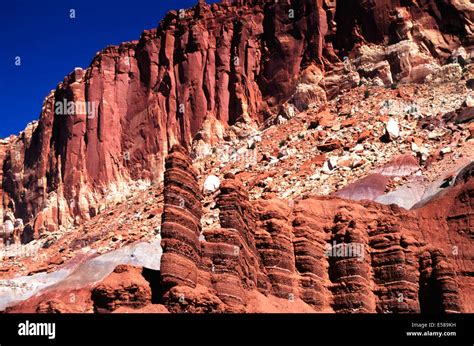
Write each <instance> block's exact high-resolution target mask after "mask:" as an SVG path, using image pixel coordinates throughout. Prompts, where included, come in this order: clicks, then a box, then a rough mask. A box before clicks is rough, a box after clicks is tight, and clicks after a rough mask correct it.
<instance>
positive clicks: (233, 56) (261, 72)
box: [0, 0, 473, 239]
mask: <svg viewBox="0 0 474 346" xmlns="http://www.w3.org/2000/svg"><path fill="white" fill-rule="evenodd" d="M472 22H473V11H472V4H469V3H466V2H463V1H454V0H447V1H443V2H439V1H434V0H429V1H423V2H421V3H415V2H400V1H399V0H386V1H385V0H384V1H375V2H368V1H353V2H351V3H350V4H348V3H346V2H344V1H326V0H325V1H322V0H320V1H310V0H301V1H296V0H291V1H280V2H277V1H275V2H271V1H263V0H252V1H250V0H249V1H225V2H223V3H221V4H212V5H207V4H205V3H204V2H199V3H198V5H197V6H195V7H194V8H193V9H189V10H185V9H182V10H178V11H171V12H170V13H168V14H167V15H166V16H165V17H164V19H163V20H162V21H161V23H160V24H159V26H158V27H157V28H156V29H152V30H148V31H145V32H144V33H143V34H142V36H141V37H140V39H139V40H137V41H133V42H126V43H123V44H121V45H119V46H110V47H107V48H105V49H104V50H102V51H101V52H98V53H97V54H96V56H95V57H94V58H93V60H92V63H91V65H90V66H89V67H88V68H87V69H84V70H82V69H81V68H76V69H75V70H74V71H73V72H72V73H71V74H70V75H69V76H67V77H66V78H65V79H64V81H63V82H61V83H60V84H59V85H58V86H57V88H56V89H55V90H53V91H52V92H51V93H50V94H49V95H48V96H47V97H46V99H45V101H44V103H43V107H42V110H41V114H40V118H39V121H38V122H35V123H32V124H30V125H29V126H28V127H27V128H26V129H25V131H24V132H22V133H21V134H20V135H19V136H18V137H10V138H8V139H7V140H5V141H2V143H1V144H0V145H1V147H0V163H1V165H0V167H1V168H0V177H1V182H2V184H1V188H0V193H1V196H2V200H1V202H0V214H2V213H5V212H6V211H7V210H9V211H12V212H14V213H15V216H16V217H17V218H21V219H23V221H24V222H25V224H29V225H30V227H31V229H32V232H30V233H33V235H36V236H37V235H38V234H39V233H42V232H48V231H51V230H54V229H56V228H57V226H58V225H61V224H68V223H71V222H73V221H74V220H75V221H76V222H80V220H81V219H84V218H88V217H90V216H94V215H95V214H97V213H99V212H100V211H101V210H102V209H103V207H104V199H106V200H107V201H109V200H120V199H123V196H116V194H114V191H117V190H124V191H127V190H128V189H129V186H130V181H138V180H145V181H150V180H151V181H155V180H160V179H161V176H162V173H163V166H164V157H165V155H166V154H167V152H168V149H169V148H170V147H171V146H172V145H173V144H176V143H181V144H184V145H189V144H190V143H191V141H192V140H193V138H194V137H195V136H196V134H198V133H200V132H199V131H200V130H201V129H205V131H206V132H207V133H205V134H204V135H203V134H202V133H201V135H200V138H201V139H202V138H204V139H205V140H206V141H209V142H212V141H213V140H214V139H215V137H216V136H219V131H215V130H216V129H221V127H225V126H227V125H228V124H234V123H235V122H237V121H249V120H254V121H258V122H262V121H264V120H265V119H266V118H268V117H269V116H270V115H271V114H272V110H274V109H276V107H277V106H278V105H280V104H282V103H284V102H286V101H288V100H289V99H291V98H292V96H293V94H294V92H295V91H297V90H299V92H300V93H301V92H303V94H304V95H300V94H298V95H297V96H298V97H297V99H298V100H305V101H304V103H305V104H303V105H301V106H302V107H305V106H306V103H308V102H316V101H318V100H324V99H325V98H326V96H325V93H327V95H328V97H332V96H334V95H336V94H337V93H338V92H340V91H341V90H342V89H344V88H346V87H353V86H355V85H357V84H358V83H359V81H360V78H359V77H375V76H378V77H380V79H381V80H382V82H383V83H384V84H387V83H390V81H397V80H418V79H420V78H421V79H422V78H424V76H426V74H427V73H429V72H430V71H432V69H433V68H435V67H436V66H434V65H433V64H435V62H436V61H440V62H443V61H445V60H446V59H447V58H448V55H449V54H450V52H453V51H455V50H456V49H457V48H459V47H460V46H461V45H466V46H468V45H470V44H472V43H473V32H472V30H473V28H472ZM387 42H388V43H389V44H392V46H390V47H391V48H390V49H389V50H387V52H382V53H380V54H379V52H378V51H377V49H378V48H367V49H365V48H363V47H366V46H365V44H366V43H367V44H368V43H375V44H383V43H387ZM354 48H355V49H354ZM364 49H365V50H364ZM374 49H375V50H374ZM458 55H459V56H464V57H465V54H464V55H463V54H461V53H459V54H458ZM357 56H359V58H357ZM354 58H356V59H354ZM315 65H317V66H318V69H319V70H320V71H321V72H320V74H321V76H320V77H318V78H317V79H318V80H317V81H316V80H315V79H314V78H310V79H308V78H307V77H304V76H305V75H306V74H307V72H308V71H309V70H311V71H313V70H314V69H313V67H314V66H315ZM433 66H434V67H433ZM308 67H311V68H309V69H308ZM341 68H342V70H341ZM316 70H317V69H316ZM325 73H326V75H325ZM300 75H302V78H301V79H300ZM322 77H326V78H325V79H324V80H322V81H321V78H322ZM319 81H320V83H319V85H318V82H319ZM298 83H299V84H298ZM308 83H309V84H308ZM298 85H299V86H298ZM308 93H309V94H308ZM315 97H316V100H315ZM300 103H301V102H300ZM71 105H72V108H71ZM1 217H2V215H0V218H1ZM28 229H29V230H30V228H28ZM25 239H31V235H30V236H28V237H26V238H25Z"/></svg>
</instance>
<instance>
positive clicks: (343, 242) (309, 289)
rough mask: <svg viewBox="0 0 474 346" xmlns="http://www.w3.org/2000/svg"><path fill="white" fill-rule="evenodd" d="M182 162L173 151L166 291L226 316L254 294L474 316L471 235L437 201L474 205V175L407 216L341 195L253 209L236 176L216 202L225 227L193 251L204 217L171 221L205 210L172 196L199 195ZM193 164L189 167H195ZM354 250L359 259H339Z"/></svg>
mask: <svg viewBox="0 0 474 346" xmlns="http://www.w3.org/2000/svg"><path fill="white" fill-rule="evenodd" d="M179 153H180V157H181V156H182V153H181V151H180V152H179ZM176 155H177V153H176V152H174V151H173V152H172V153H171V155H170V156H169V158H168V159H167V162H168V164H167V171H166V173H165V177H166V178H165V213H164V216H163V227H162V232H163V259H162V263H163V264H162V275H163V277H164V281H163V282H164V285H165V286H166V288H167V287H168V286H169V285H168V283H169V282H170V281H172V282H173V285H175V286H177V287H180V286H183V285H184V286H190V287H191V288H192V289H193V288H194V289H195V290H196V291H197V292H201V290H202V287H204V288H205V290H206V292H207V294H208V295H210V296H214V297H215V298H216V299H217V298H218V299H219V301H220V302H222V306H223V308H222V309H223V311H246V310H247V309H249V308H250V306H249V304H250V301H249V298H248V297H249V295H251V294H252V292H256V291H258V292H260V293H261V294H263V295H265V296H275V297H278V298H283V299H285V300H287V301H289V302H295V301H296V300H301V301H303V302H305V303H306V304H308V305H309V306H311V307H312V308H313V309H314V310H315V311H326V312H328V311H333V312H338V313H357V312H362V313H374V312H378V313H418V312H421V313H425V312H433V311H434V312H437V313H442V312H460V311H472V310H470V309H472V306H471V303H470V302H471V298H470V297H472V289H471V288H470V287H471V286H472V272H473V269H474V268H472V261H471V260H470V258H471V256H472V247H469V243H468V242H469V237H470V234H469V235H468V234H466V233H465V232H464V225H463V224H462V223H461V224H459V227H458V226H456V227H453V224H452V223H450V222H449V219H450V216H449V215H450V213H451V211H450V209H442V210H441V209H440V208H438V205H439V204H438V203H443V205H450V203H452V201H454V203H457V204H458V208H457V210H465V209H463V208H464V206H468V205H470V203H471V201H470V200H469V199H466V198H464V197H463V196H465V194H466V193H468V194H470V192H469V191H471V190H472V184H474V180H473V179H472V177H471V178H466V179H467V180H466V182H462V183H460V184H459V185H458V186H455V187H454V188H452V189H450V190H448V191H447V192H446V193H445V194H444V195H443V196H441V197H438V199H435V200H433V201H432V202H430V203H429V204H427V205H425V206H424V207H423V208H421V209H418V210H414V211H406V210H405V209H402V208H399V207H397V206H395V205H392V206H386V205H381V204H377V203H374V202H368V201H365V202H360V203H356V202H353V201H348V200H343V199H338V198H334V197H311V198H307V199H304V200H300V201H295V202H294V203H293V204H291V203H290V205H288V202H287V201H281V200H257V201H255V202H249V200H248V196H247V193H246V191H245V188H244V187H243V186H242V184H241V182H240V181H239V180H238V178H235V177H234V176H232V175H228V176H227V179H226V180H224V181H223V182H222V185H221V187H220V194H219V196H218V197H217V203H216V207H217V208H218V209H219V211H220V226H221V227H220V228H213V229H208V230H205V232H204V238H203V239H201V241H200V243H199V246H200V250H195V246H194V244H196V242H197V234H198V233H197V232H198V230H199V229H200V228H199V227H198V226H196V225H195V224H196V222H197V219H195V218H194V219H193V220H194V221H193V223H189V224H187V222H184V221H177V222H173V223H171V222H169V219H170V218H172V219H176V220H185V216H186V215H188V214H190V213H193V212H192V210H193V209H192V207H193V205H198V206H199V205H200V204H199V203H197V204H192V203H187V202H186V203H185V204H184V208H179V209H176V208H175V207H174V203H175V201H174V200H172V199H167V198H166V196H167V194H168V193H169V191H170V189H172V188H173V187H174V186H175V185H176V184H177V181H181V182H182V183H180V184H179V185H180V186H181V189H182V191H187V190H188V189H190V187H191V186H194V187H195V188H197V187H196V186H195V181H194V180H193V179H191V180H192V183H189V182H187V183H185V181H186V179H182V178H180V176H182V170H181V169H180V170H177V169H176V168H174V167H175V166H176V165H175V164H171V163H170V162H174V161H176ZM179 162H185V160H184V159H180V160H179ZM188 164H189V163H188ZM188 164H186V165H182V166H181V168H182V169H183V167H185V166H186V167H187V168H186V170H188V168H189V167H188V166H187V165H188ZM167 191H168V192H167ZM195 191H199V190H195ZM196 193H197V192H196ZM185 199H186V198H185ZM177 215H179V218H178V216H177ZM185 224H186V225H185ZM183 226H184V227H183ZM190 229H193V230H194V231H193V232H190ZM188 234H189V235H190V237H192V239H193V246H192V247H190V246H188V243H189V241H188V238H189V237H188ZM354 246H357V248H354ZM349 247H350V248H352V249H353V250H347V251H352V252H349V253H347V252H345V253H340V252H337V251H338V249H341V248H342V249H348V248H349ZM453 247H456V250H457V251H452V249H453ZM187 249H189V251H188V250H187ZM359 249H360V251H359ZM186 254H190V255H186ZM191 254H192V255H191ZM183 259H185V261H184V260H183ZM189 273H191V274H189ZM184 274H186V275H187V276H186V278H188V279H186V280H185V279H184V278H183V275H184ZM188 274H189V275H188ZM170 278H171V279H170ZM198 286H200V287H201V288H198ZM192 292H193V290H191V291H188V292H187V294H188V295H190V294H191V295H194V294H193V293H192ZM206 299H209V298H206ZM165 304H170V303H169V302H168V303H165ZM195 304H198V302H195ZM195 310H198V309H197V308H196V309H195ZM191 311H193V309H191ZM293 312H294V311H293Z"/></svg>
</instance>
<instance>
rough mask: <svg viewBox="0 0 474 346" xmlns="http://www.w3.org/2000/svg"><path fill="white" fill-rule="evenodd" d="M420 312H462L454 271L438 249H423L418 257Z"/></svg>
mask: <svg viewBox="0 0 474 346" xmlns="http://www.w3.org/2000/svg"><path fill="white" fill-rule="evenodd" d="M420 310H421V313H431V314H433V313H435V314H441V313H453V312H462V310H463V308H462V303H461V299H460V295H459V285H458V282H457V279H456V272H455V271H454V269H453V267H452V265H451V264H450V263H449V262H448V260H447V257H446V256H445V255H444V254H443V253H442V252H441V251H440V250H429V251H425V252H424V253H423V254H422V255H421V257H420Z"/></svg>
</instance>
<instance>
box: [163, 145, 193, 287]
mask: <svg viewBox="0 0 474 346" xmlns="http://www.w3.org/2000/svg"><path fill="white" fill-rule="evenodd" d="M196 175H197V173H196V171H195V170H194V169H193V167H192V162H191V158H190V157H189V155H188V153H187V152H186V150H185V149H184V148H183V147H181V146H179V145H175V146H173V148H171V151H170V154H169V156H168V157H167V159H166V172H165V180H164V184H165V187H164V191H163V193H164V207H163V214H162V226H161V237H162V247H163V256H162V259H161V277H162V282H163V284H164V285H165V286H166V287H173V286H176V285H178V284H180V285H186V286H190V287H196V284H197V282H198V265H199V262H200V255H201V249H200V243H199V235H200V234H201V216H202V204H201V200H202V196H201V194H200V189H199V186H198V184H197V178H196Z"/></svg>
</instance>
